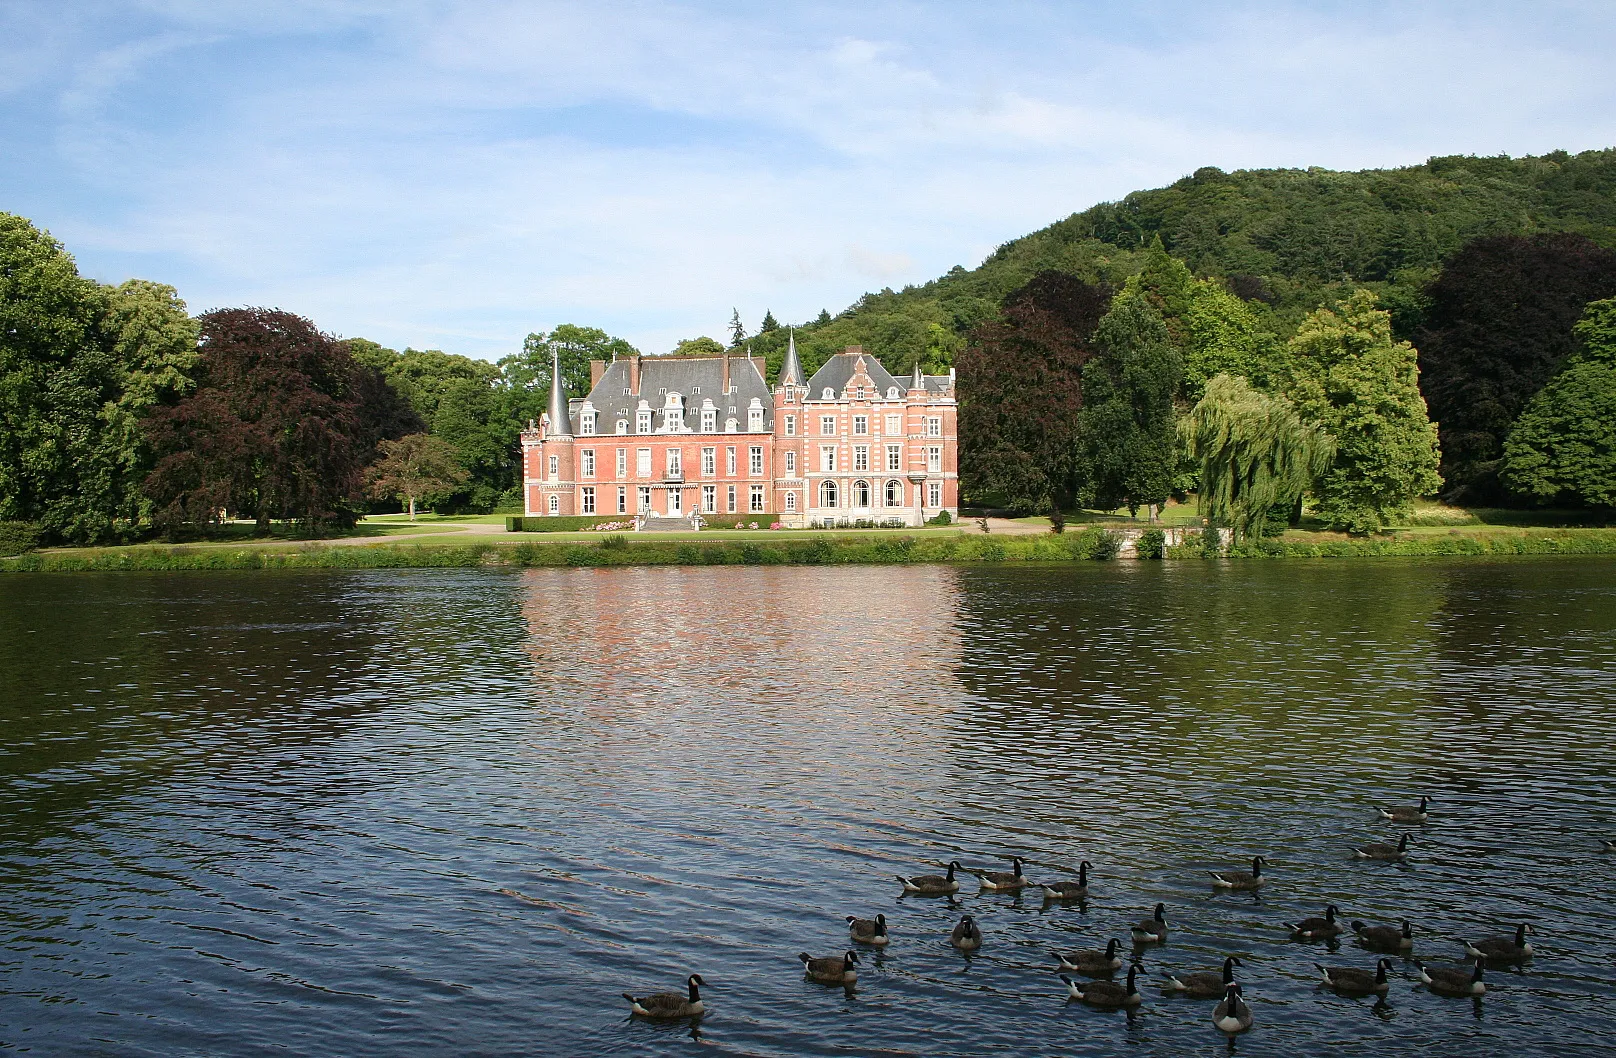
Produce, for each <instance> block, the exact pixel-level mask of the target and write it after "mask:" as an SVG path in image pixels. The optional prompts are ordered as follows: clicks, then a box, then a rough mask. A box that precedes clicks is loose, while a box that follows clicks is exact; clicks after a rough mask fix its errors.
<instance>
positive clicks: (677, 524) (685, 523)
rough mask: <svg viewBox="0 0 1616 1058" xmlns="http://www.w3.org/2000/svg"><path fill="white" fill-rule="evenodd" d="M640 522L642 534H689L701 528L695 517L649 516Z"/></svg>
mask: <svg viewBox="0 0 1616 1058" xmlns="http://www.w3.org/2000/svg"><path fill="white" fill-rule="evenodd" d="M639 522H640V528H639V531H640V532H642V533H688V532H690V531H691V530H693V529H699V528H701V525H700V523H699V521H698V519H697V518H696V516H695V515H682V516H678V517H671V518H670V517H667V516H666V515H658V514H648V515H645V516H643V517H642V518H640V519H639Z"/></svg>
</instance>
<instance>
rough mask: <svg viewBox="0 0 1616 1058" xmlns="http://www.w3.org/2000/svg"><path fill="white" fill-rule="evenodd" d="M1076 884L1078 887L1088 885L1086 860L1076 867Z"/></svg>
mask: <svg viewBox="0 0 1616 1058" xmlns="http://www.w3.org/2000/svg"><path fill="white" fill-rule="evenodd" d="M1077 884H1078V885H1088V884H1089V861H1088V860H1084V861H1083V862H1082V863H1080V864H1078V865H1077Z"/></svg>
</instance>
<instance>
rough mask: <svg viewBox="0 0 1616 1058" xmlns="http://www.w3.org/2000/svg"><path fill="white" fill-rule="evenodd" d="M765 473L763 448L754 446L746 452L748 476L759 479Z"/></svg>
mask: <svg viewBox="0 0 1616 1058" xmlns="http://www.w3.org/2000/svg"><path fill="white" fill-rule="evenodd" d="M762 473H763V446H762V445H752V446H751V447H750V448H748V449H747V451H746V474H747V476H748V477H753V478H755V477H759V476H760V475H762Z"/></svg>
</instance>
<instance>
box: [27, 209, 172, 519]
mask: <svg viewBox="0 0 1616 1058" xmlns="http://www.w3.org/2000/svg"><path fill="white" fill-rule="evenodd" d="M195 355H196V328H195V324H194V323H193V322H192V321H191V320H190V319H189V317H187V316H186V313H185V306H184V304H183V303H182V302H180V301H179V300H178V298H176V297H175V296H174V291H173V290H172V288H169V287H164V286H160V285H158V284H155V283H146V282H144V281H140V280H132V281H130V282H128V283H125V284H123V285H122V286H120V287H117V288H111V287H103V286H101V285H100V284H97V283H95V282H93V281H91V280H88V279H85V278H83V277H82V276H80V275H79V274H78V269H77V267H76V266H75V265H74V263H73V259H72V257H70V256H69V255H68V254H67V252H66V251H65V250H64V249H63V248H62V246H61V245H60V244H59V243H57V242H56V241H55V240H54V239H52V238H51V237H50V236H49V235H47V234H46V233H44V232H42V231H40V230H38V229H37V228H35V227H34V226H33V225H32V224H30V223H29V222H28V221H27V220H25V219H23V218H22V217H18V216H14V215H12V214H9V213H0V521H6V520H22V521H28V522H32V523H36V524H38V525H39V526H40V527H41V528H42V529H43V530H44V532H45V534H46V535H47V537H49V538H51V539H56V540H62V541H67V542H72V543H100V542H106V541H112V540H117V539H121V538H124V537H127V536H128V535H129V534H130V533H132V532H133V531H135V529H136V527H137V525H138V524H139V523H140V521H141V520H142V519H143V518H144V517H145V515H146V514H147V513H148V509H149V508H148V505H147V504H146V502H145V499H144V497H143V496H142V494H141V491H140V482H141V480H142V478H143V477H144V473H145V469H146V466H147V464H148V462H149V459H150V455H149V453H148V451H147V449H146V448H145V445H144V442H143V438H142V436H141V434H140V432H139V430H138V429H136V427H135V424H136V422H137V421H138V419H139V418H140V416H141V414H142V413H143V412H144V410H145V409H146V408H147V407H149V406H150V405H151V404H152V403H153V402H154V401H156V400H159V399H162V398H164V397H166V396H169V395H171V394H173V393H175V392H178V391H179V390H181V389H183V388H185V387H186V386H188V384H189V382H188V379H187V376H186V372H187V371H188V370H189V368H190V366H191V364H192V361H193V359H194V357H195Z"/></svg>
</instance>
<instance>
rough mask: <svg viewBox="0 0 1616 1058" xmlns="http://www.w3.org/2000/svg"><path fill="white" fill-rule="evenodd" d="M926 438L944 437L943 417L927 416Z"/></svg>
mask: <svg viewBox="0 0 1616 1058" xmlns="http://www.w3.org/2000/svg"><path fill="white" fill-rule="evenodd" d="M926 436H927V437H941V436H943V417H942V416H941V415H928V416H926Z"/></svg>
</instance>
